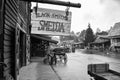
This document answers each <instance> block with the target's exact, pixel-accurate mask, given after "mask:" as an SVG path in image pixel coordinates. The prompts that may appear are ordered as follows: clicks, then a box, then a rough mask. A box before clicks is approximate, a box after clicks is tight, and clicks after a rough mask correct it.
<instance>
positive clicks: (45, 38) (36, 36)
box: [31, 34, 58, 44]
mask: <svg viewBox="0 0 120 80" xmlns="http://www.w3.org/2000/svg"><path fill="white" fill-rule="evenodd" d="M31 37H33V38H37V39H41V40H45V41H48V42H51V43H55V44H57V43H58V41H55V40H52V39H51V37H46V36H43V35H38V34H31Z"/></svg>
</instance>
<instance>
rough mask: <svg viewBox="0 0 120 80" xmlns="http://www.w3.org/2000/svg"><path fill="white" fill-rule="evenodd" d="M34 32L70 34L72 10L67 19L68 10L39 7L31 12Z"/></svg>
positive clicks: (32, 31)
mask: <svg viewBox="0 0 120 80" xmlns="http://www.w3.org/2000/svg"><path fill="white" fill-rule="evenodd" d="M31 24H32V29H31V33H32V34H47V35H69V33H70V28H71V12H69V15H68V20H66V12H65V11H60V10H52V9H44V8H38V11H37V15H36V14H35V11H34V10H33V12H32V13H31Z"/></svg>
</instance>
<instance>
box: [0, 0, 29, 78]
mask: <svg viewBox="0 0 120 80" xmlns="http://www.w3.org/2000/svg"><path fill="white" fill-rule="evenodd" d="M30 8H31V4H30V3H29V2H24V1H20V0H0V63H1V64H0V70H1V71H0V80H1V78H2V77H4V78H6V77H8V76H7V75H8V74H10V75H11V76H12V77H13V78H14V79H15V80H16V79H17V75H18V74H19V69H20V68H21V67H22V66H25V65H26V64H27V63H28V60H29V55H30V16H31V15H30ZM2 64H5V65H6V67H3V66H2ZM1 66H2V67H1Z"/></svg>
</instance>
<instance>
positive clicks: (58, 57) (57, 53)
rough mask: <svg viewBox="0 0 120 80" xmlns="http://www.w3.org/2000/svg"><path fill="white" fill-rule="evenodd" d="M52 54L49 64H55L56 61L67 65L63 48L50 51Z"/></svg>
mask: <svg viewBox="0 0 120 80" xmlns="http://www.w3.org/2000/svg"><path fill="white" fill-rule="evenodd" d="M52 53H53V54H54V55H53V57H52V59H51V64H56V63H57V62H58V61H61V62H64V63H65V64H66V63H67V55H66V50H65V48H61V47H59V48H54V49H53V50H52Z"/></svg>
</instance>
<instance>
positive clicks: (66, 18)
mask: <svg viewBox="0 0 120 80" xmlns="http://www.w3.org/2000/svg"><path fill="white" fill-rule="evenodd" d="M69 4H70V2H69ZM69 9H70V6H67V8H66V10H65V13H66V15H65V20H68V16H69Z"/></svg>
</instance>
